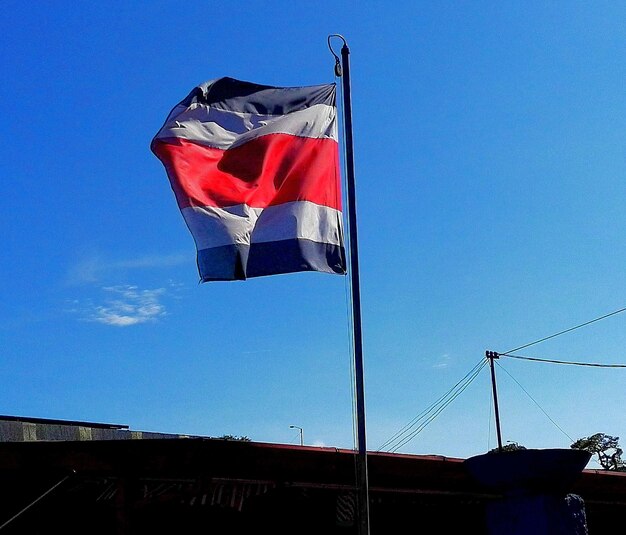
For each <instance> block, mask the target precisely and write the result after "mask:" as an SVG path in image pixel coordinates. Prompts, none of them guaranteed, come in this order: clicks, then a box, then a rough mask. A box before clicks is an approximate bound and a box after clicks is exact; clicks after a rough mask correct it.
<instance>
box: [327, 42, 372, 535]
mask: <svg viewBox="0 0 626 535" xmlns="http://www.w3.org/2000/svg"><path fill="white" fill-rule="evenodd" d="M331 37H339V38H340V39H341V40H342V41H343V47H342V48H341V68H338V67H339V58H337V56H336V54H335V53H334V52H333V50H332V48H331V47H330V38H331ZM328 39H329V48H330V50H331V52H332V53H333V55H334V56H335V59H336V61H337V64H336V65H335V73H336V74H337V75H338V76H341V80H342V86H343V110H344V121H345V138H346V139H345V143H346V144H345V149H346V155H345V157H346V183H347V190H348V192H347V193H348V206H347V212H348V232H349V236H350V283H351V290H352V325H353V340H354V375H355V377H354V384H355V391H356V413H357V442H358V451H357V498H358V499H357V503H358V511H359V530H358V533H359V535H369V532H370V529H369V528H370V526H369V485H368V477H367V442H366V437H365V435H366V433H365V388H364V380H363V375H364V374H363V335H362V329H361V287H360V281H359V246H358V239H357V220H356V184H355V179H354V144H353V138H352V95H351V92H350V49H349V48H348V43H347V42H346V40H345V39H344V38H343V36H341V35H331V36H329V38H328Z"/></svg>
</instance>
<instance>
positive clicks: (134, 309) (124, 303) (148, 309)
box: [86, 286, 167, 327]
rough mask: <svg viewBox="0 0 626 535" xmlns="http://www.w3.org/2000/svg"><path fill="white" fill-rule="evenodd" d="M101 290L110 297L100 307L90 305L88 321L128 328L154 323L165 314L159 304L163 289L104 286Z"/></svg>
mask: <svg viewBox="0 0 626 535" xmlns="http://www.w3.org/2000/svg"><path fill="white" fill-rule="evenodd" d="M102 290H103V291H104V292H106V293H107V294H108V295H109V296H112V297H109V298H108V299H105V301H104V304H102V305H97V306H96V305H93V304H92V305H90V307H89V310H88V314H87V318H86V319H87V320H88V321H95V322H98V323H103V324H105V325H113V326H115V327H128V326H130V325H138V324H140V323H147V322H154V321H156V320H157V319H158V318H160V317H162V316H165V315H166V313H167V312H166V309H165V305H164V304H163V303H162V302H161V299H162V298H163V297H164V296H165V294H166V289H165V288H156V289H151V290H142V289H140V288H138V287H137V286H106V287H104V288H102Z"/></svg>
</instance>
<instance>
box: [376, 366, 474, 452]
mask: <svg viewBox="0 0 626 535" xmlns="http://www.w3.org/2000/svg"><path fill="white" fill-rule="evenodd" d="M483 361H484V359H481V360H480V361H478V362H477V363H476V364H475V365H474V367H473V368H472V369H471V370H470V371H469V372H467V373H466V374H465V376H464V377H463V378H462V379H461V380H460V381H459V382H458V383H456V384H455V385H454V386H453V387H452V388H450V389H449V390H448V391H447V392H446V393H445V394H444V395H443V396H441V397H440V398H439V399H437V401H435V402H433V403H432V404H430V405H429V406H428V407H427V408H426V409H424V410H423V411H422V412H420V413H419V414H417V416H415V417H414V418H413V419H412V420H411V421H410V422H409V423H407V424H406V425H404V426H403V427H402V428H401V429H399V430H398V431H396V432H395V433H394V434H393V435H392V436H391V437H390V438H389V439H387V440H386V441H385V442H384V443H383V444H382V445H381V446H380V447H379V448H378V451H381V450H382V449H384V448H385V447H387V446H388V445H390V444H392V443H393V442H395V441H396V440H398V439H400V438H401V437H402V435H404V434H405V433H407V432H410V431H409V430H410V429H411V428H412V427H414V426H415V425H417V423H418V422H419V421H420V420H422V419H423V418H425V417H426V416H427V415H428V414H429V413H430V412H431V411H433V410H434V409H435V408H436V407H437V406H438V405H439V404H440V403H443V402H445V400H446V398H447V397H448V396H450V395H451V394H452V392H454V390H455V389H456V388H457V387H458V386H459V385H460V384H461V383H463V382H464V381H465V380H466V379H467V378H468V377H469V376H470V375H471V374H472V373H474V371H475V370H476V369H477V368H478V367H479V366H481V365H482V364H483Z"/></svg>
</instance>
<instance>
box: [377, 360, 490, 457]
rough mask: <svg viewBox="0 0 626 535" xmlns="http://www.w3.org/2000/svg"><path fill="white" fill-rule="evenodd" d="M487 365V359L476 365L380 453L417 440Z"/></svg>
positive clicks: (397, 433)
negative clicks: (414, 439) (416, 437)
mask: <svg viewBox="0 0 626 535" xmlns="http://www.w3.org/2000/svg"><path fill="white" fill-rule="evenodd" d="M486 364H487V360H486V359H481V360H480V361H479V362H478V363H477V364H475V365H474V366H473V367H472V369H471V370H470V371H469V372H467V374H465V376H464V377H463V378H462V379H461V380H460V381H458V382H457V383H456V384H455V385H454V386H453V387H452V388H450V389H449V390H448V391H447V392H446V393H445V394H443V395H442V396H441V397H440V398H439V399H437V401H435V402H434V403H432V404H431V405H429V406H428V408H426V409H424V410H423V411H422V412H420V413H419V414H418V415H417V416H415V417H414V418H413V419H412V420H411V421H410V422H409V423H407V424H406V425H404V426H403V427H402V428H401V429H400V430H399V431H397V432H396V433H394V435H392V436H391V437H390V438H389V439H388V440H386V441H385V442H384V443H383V444H382V445H381V446H380V447H379V448H378V451H381V450H383V449H386V451H390V452H395V451H397V450H398V449H399V448H401V447H402V446H404V445H405V444H406V443H408V442H409V441H410V440H412V439H413V438H415V436H417V435H418V434H419V433H420V432H421V431H422V430H423V429H424V428H425V427H426V426H427V425H428V424H429V423H431V422H432V421H433V420H434V419H435V418H436V417H437V416H439V414H441V412H442V411H443V410H444V409H445V408H446V407H447V406H448V405H450V403H452V402H453V401H454V400H455V399H456V398H457V397H458V396H459V395H460V394H461V393H462V392H463V391H464V390H465V389H466V388H467V387H468V386H469V384H470V383H471V382H472V381H473V380H474V379H475V378H476V376H477V375H478V374H479V373H480V371H481V370H482V368H483V367H484V366H485V365H486Z"/></svg>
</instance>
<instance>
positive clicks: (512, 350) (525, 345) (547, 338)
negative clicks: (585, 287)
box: [500, 307, 626, 356]
mask: <svg viewBox="0 0 626 535" xmlns="http://www.w3.org/2000/svg"><path fill="white" fill-rule="evenodd" d="M624 311H626V307H624V308H620V309H619V310H615V311H613V312H609V313H608V314H604V315H603V316H600V317H598V318H594V319H592V320H589V321H586V322H585V323H581V324H580V325H576V326H574V327H570V328H569V329H565V330H564V331H560V332H558V333H554V334H551V335H550V336H545V337H544V338H540V339H539V340H535V341H534V342H530V343H528V344H524V345H522V346H519V347H516V348H514V349H509V350H508V351H505V352H504V353H500V354H501V355H506V356H508V354H509V353H514V352H515V351H519V350H520V349H526V348H527V347H530V346H534V345H536V344H540V343H541V342H545V341H546V340H550V339H551V338H556V337H557V336H561V335H562V334H565V333H569V332H572V331H575V330H576V329H580V328H581V327H585V326H587V325H591V324H592V323H595V322H596V321H600V320H603V319H606V318H610V317H611V316H615V315H616V314H620V313H621V312H624Z"/></svg>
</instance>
